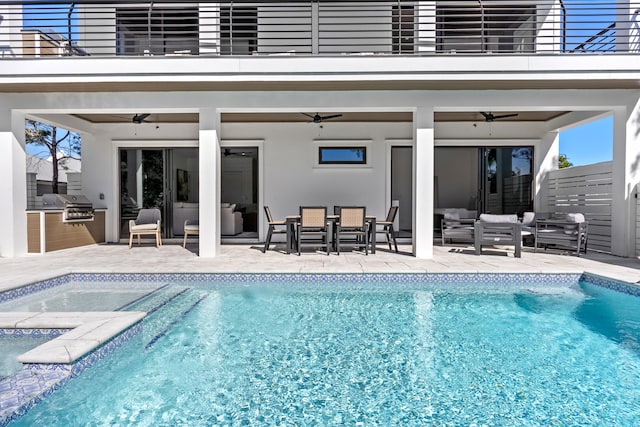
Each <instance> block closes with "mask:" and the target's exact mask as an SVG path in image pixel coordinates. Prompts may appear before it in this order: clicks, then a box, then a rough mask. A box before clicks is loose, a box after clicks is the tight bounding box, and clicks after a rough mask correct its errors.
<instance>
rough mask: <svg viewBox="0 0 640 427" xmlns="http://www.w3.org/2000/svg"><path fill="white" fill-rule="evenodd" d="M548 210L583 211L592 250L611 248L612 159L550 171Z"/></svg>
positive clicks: (561, 213) (555, 212)
mask: <svg viewBox="0 0 640 427" xmlns="http://www.w3.org/2000/svg"><path fill="white" fill-rule="evenodd" d="M548 178H549V180H548V184H549V198H548V204H549V211H551V212H553V213H554V214H555V215H558V216H562V215H564V214H566V213H582V214H584V216H585V218H586V219H587V220H588V221H589V245H588V248H589V249H591V250H597V251H602V252H611V203H612V179H613V177H612V162H603V163H596V164H593V165H587V166H575V167H571V168H565V169H559V170H557V171H552V172H550V173H549V177H548Z"/></svg>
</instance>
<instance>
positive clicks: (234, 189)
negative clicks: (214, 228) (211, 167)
mask: <svg viewBox="0 0 640 427" xmlns="http://www.w3.org/2000/svg"><path fill="white" fill-rule="evenodd" d="M258 155H259V148H258V147H255V146H230V147H222V148H220V202H221V213H220V228H221V235H222V237H223V238H225V239H229V238H233V239H252V240H254V239H257V238H258V222H259V221H258V214H259V206H258V202H259V200H258V199H259V197H258V195H259V179H258V172H259V163H258Z"/></svg>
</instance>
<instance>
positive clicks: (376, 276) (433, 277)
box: [69, 273, 581, 285]
mask: <svg viewBox="0 0 640 427" xmlns="http://www.w3.org/2000/svg"><path fill="white" fill-rule="evenodd" d="M69 276H70V280H71V281H79V282H89V281H105V282H116V283H118V282H122V283H124V282H136V281H143V282H158V283H166V282H181V283H185V282H187V283H199V282H216V283H234V284H238V283H242V284H251V283H283V284H295V283H313V284H315V283H326V282H327V281H329V282H334V283H353V284H377V283H381V284H385V285H387V284H389V283H395V284H400V285H404V284H411V285H415V284H421V283H435V284H449V283H451V284H453V283H461V282H462V283H475V284H504V285H507V284H513V283H524V284H548V283H555V284H558V283H562V284H569V283H575V282H577V281H578V280H579V278H580V276H581V274H579V273H99V274H93V273H71V274H70V275H69Z"/></svg>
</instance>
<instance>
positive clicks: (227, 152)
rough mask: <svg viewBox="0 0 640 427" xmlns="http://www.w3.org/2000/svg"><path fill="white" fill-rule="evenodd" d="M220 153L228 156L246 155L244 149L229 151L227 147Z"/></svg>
mask: <svg viewBox="0 0 640 427" xmlns="http://www.w3.org/2000/svg"><path fill="white" fill-rule="evenodd" d="M222 155H223V156H225V157H229V156H238V157H247V152H246V151H240V152H237V151H231V149H229V148H225V149H224V151H223V152H222Z"/></svg>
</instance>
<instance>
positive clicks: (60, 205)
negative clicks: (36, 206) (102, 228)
mask: <svg viewBox="0 0 640 427" xmlns="http://www.w3.org/2000/svg"><path fill="white" fill-rule="evenodd" d="M42 208H43V209H62V210H63V212H62V222H80V221H93V217H94V212H93V205H92V204H91V202H90V201H89V199H87V197H86V196H82V195H79V194H43V195H42Z"/></svg>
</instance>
